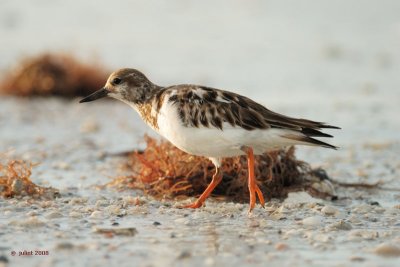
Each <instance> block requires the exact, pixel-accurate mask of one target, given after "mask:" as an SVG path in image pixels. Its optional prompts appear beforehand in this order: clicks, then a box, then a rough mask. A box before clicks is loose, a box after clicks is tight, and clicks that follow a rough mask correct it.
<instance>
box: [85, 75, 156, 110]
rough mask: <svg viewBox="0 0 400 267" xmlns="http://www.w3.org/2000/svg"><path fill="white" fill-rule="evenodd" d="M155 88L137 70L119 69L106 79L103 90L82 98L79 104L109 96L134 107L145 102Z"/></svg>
mask: <svg viewBox="0 0 400 267" xmlns="http://www.w3.org/2000/svg"><path fill="white" fill-rule="evenodd" d="M157 87H158V86H156V85H154V84H153V83H152V82H150V81H149V79H147V78H146V76H144V74H143V73H141V72H140V71H138V70H135V69H120V70H117V71H115V72H113V73H112V74H111V75H110V77H108V79H107V82H106V84H105V86H104V87H103V88H101V89H100V90H97V91H96V92H94V93H92V94H90V95H88V96H87V97H85V98H83V99H82V100H81V101H79V103H83V102H90V101H94V100H97V99H100V98H103V97H106V96H110V97H112V98H115V99H118V100H121V101H123V102H126V103H128V104H131V105H136V104H140V103H143V102H144V101H146V99H147V98H148V97H149V96H150V95H151V92H152V91H153V89H155V88H157Z"/></svg>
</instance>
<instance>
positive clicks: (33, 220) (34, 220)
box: [10, 217, 46, 228]
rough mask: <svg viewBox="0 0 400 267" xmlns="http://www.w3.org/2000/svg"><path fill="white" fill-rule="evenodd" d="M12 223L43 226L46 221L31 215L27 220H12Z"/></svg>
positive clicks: (29, 226)
mask: <svg viewBox="0 0 400 267" xmlns="http://www.w3.org/2000/svg"><path fill="white" fill-rule="evenodd" d="M10 225H16V226H20V227H25V228H34V227H43V226H45V225H46V223H45V222H44V221H41V220H39V219H38V218H37V217H29V218H28V219H26V220H19V221H11V222H10Z"/></svg>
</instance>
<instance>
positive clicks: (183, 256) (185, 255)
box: [178, 250, 192, 260]
mask: <svg viewBox="0 0 400 267" xmlns="http://www.w3.org/2000/svg"><path fill="white" fill-rule="evenodd" d="M190 257H192V253H190V251H187V250H184V251H182V252H181V253H179V255H178V259H179V260H183V259H187V258H190Z"/></svg>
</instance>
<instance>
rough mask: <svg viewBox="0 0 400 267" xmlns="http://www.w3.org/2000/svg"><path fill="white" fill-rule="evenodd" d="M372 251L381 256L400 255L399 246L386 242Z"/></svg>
mask: <svg viewBox="0 0 400 267" xmlns="http://www.w3.org/2000/svg"><path fill="white" fill-rule="evenodd" d="M373 252H374V253H375V254H377V255H379V256H382V257H400V247H398V246H395V245H392V244H388V243H383V244H380V245H379V246H377V247H376V248H375V249H374V250H373Z"/></svg>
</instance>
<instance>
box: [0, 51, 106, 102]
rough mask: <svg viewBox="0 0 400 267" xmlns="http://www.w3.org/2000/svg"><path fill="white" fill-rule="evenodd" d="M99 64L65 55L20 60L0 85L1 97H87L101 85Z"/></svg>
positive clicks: (104, 75) (102, 77) (40, 56)
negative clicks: (5, 95)
mask: <svg viewBox="0 0 400 267" xmlns="http://www.w3.org/2000/svg"><path fill="white" fill-rule="evenodd" d="M107 73H108V71H106V70H105V69H104V68H103V67H101V64H98V63H96V62H93V64H85V63H83V62H80V61H79V60H78V59H76V58H74V57H72V56H71V55H67V54H50V53H47V54H43V55H39V56H36V57H32V58H26V59H24V60H22V61H21V62H20V63H19V64H18V67H16V68H15V69H13V70H10V71H9V72H8V73H6V75H5V76H4V80H3V81H2V82H1V83H0V94H7V95H16V96H50V95H54V96H63V97H76V96H84V95H88V94H90V93H92V92H94V91H95V90H97V89H99V88H100V87H101V86H103V85H104V83H105V81H106V79H107Z"/></svg>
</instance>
